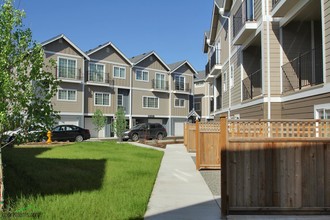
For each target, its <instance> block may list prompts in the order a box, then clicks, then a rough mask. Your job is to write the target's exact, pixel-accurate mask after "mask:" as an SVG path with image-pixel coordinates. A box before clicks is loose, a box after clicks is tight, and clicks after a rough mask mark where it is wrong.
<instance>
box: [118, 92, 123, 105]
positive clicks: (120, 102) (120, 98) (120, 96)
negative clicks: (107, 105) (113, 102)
mask: <svg viewBox="0 0 330 220" xmlns="http://www.w3.org/2000/svg"><path fill="white" fill-rule="evenodd" d="M123 105H124V95H123V94H118V97H117V106H123Z"/></svg>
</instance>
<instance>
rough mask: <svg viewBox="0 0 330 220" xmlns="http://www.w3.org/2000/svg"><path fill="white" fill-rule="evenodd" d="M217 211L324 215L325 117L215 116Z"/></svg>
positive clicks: (327, 201) (328, 191) (329, 156)
mask: <svg viewBox="0 0 330 220" xmlns="http://www.w3.org/2000/svg"><path fill="white" fill-rule="evenodd" d="M220 127H221V128H222V129H220V130H221V131H226V132H221V136H220V148H221V149H222V152H221V168H222V169H221V198H222V200H221V211H222V214H223V215H228V214H273V213H276V214H279V213H281V214H330V120H227V119H226V118H220Z"/></svg>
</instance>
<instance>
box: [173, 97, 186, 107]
mask: <svg viewBox="0 0 330 220" xmlns="http://www.w3.org/2000/svg"><path fill="white" fill-rule="evenodd" d="M176 100H179V104H180V101H182V100H183V106H181V105H176ZM185 106H186V104H185V99H180V98H175V99H174V107H175V108H185Z"/></svg>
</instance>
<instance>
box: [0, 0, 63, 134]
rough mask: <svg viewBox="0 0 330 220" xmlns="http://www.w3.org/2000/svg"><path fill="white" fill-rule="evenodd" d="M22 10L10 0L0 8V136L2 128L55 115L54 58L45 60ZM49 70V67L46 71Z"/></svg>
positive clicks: (36, 123) (46, 121) (40, 122)
mask: <svg viewBox="0 0 330 220" xmlns="http://www.w3.org/2000/svg"><path fill="white" fill-rule="evenodd" d="M24 17H25V13H24V11H21V10H17V9H15V8H14V6H13V2H12V0H5V1H4V2H3V4H2V5H1V8H0V48H1V49H0V94H1V96H0V138H1V137H2V134H3V133H4V132H5V131H8V130H11V129H15V128H17V127H19V128H21V129H22V132H25V133H27V131H28V130H29V129H31V128H32V129H36V127H44V128H47V129H50V128H51V127H52V126H53V124H54V122H55V120H56V119H57V118H58V114H57V112H55V111H54V109H53V106H52V104H51V98H52V97H54V96H55V94H56V91H57V86H58V81H57V80H56V79H55V76H54V74H52V73H51V72H50V71H52V70H53V69H54V65H55V62H54V61H52V62H51V64H50V65H49V66H46V65H45V64H44V51H43V48H42V46H41V45H40V44H37V43H36V42H35V41H33V40H32V32H31V30H30V29H29V28H25V27H24V25H23V18H24ZM46 70H48V71H46Z"/></svg>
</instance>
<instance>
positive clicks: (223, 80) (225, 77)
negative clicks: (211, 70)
mask: <svg viewBox="0 0 330 220" xmlns="http://www.w3.org/2000/svg"><path fill="white" fill-rule="evenodd" d="M222 82H223V92H227V71H225V72H224V73H223V79H222Z"/></svg>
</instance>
